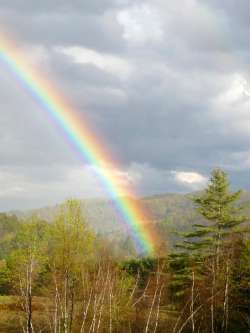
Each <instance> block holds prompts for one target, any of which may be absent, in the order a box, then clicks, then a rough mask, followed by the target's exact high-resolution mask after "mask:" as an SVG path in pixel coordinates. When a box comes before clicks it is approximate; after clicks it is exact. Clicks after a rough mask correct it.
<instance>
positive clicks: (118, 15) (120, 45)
mask: <svg viewBox="0 0 250 333" xmlns="http://www.w3.org/2000/svg"><path fill="white" fill-rule="evenodd" d="M248 7H249V4H248V2H247V1H237V3H236V2H235V1H220V2H217V1H205V0H203V1H191V0H183V1H181V2H178V1H175V2H173V1H166V0H155V1H146V0H141V1H129V2H128V1H115V0H114V1H111V0H110V1H109V0H107V1H43V2H40V1H39V2H37V3H36V2H34V1H11V3H10V2H9V1H0V17H1V19H2V21H3V22H4V24H5V26H6V28H7V29H10V31H13V32H15V31H16V33H17V34H18V36H19V40H18V43H19V45H20V47H24V48H25V50H26V51H28V50H30V54H29V56H30V57H31V58H32V57H33V58H34V59H35V58H36V57H37V56H38V58H39V54H40V53H41V54H40V56H41V57H42V56H43V53H44V54H45V57H44V59H43V60H42V61H41V60H39V59H38V60H37V61H38V62H39V61H40V65H41V67H42V72H44V73H46V74H47V75H48V76H49V77H50V78H51V80H52V81H53V82H54V84H55V85H56V86H58V88H59V91H61V93H62V95H63V96H64V97H65V99H66V100H68V101H69V102H70V104H72V107H74V108H75V111H76V112H78V113H79V115H80V117H82V119H83V121H86V119H87V122H88V121H89V122H90V124H91V126H92V128H93V129H94V132H95V133H96V134H97V136H98V137H99V138H100V141H101V142H105V143H106V146H107V148H108V149H109V150H110V151H111V152H112V154H113V156H115V157H116V158H117V159H118V160H120V161H121V163H122V166H123V168H124V170H125V171H127V172H128V173H130V174H131V175H132V176H131V177H135V179H137V185H138V187H139V193H141V194H154V193H160V192H161V193H162V192H165V191H172V192H173V191H175V190H176V191H177V190H178V191H187V190H193V189H196V187H195V186H196V185H195V184H194V185H195V186H190V187H188V183H186V184H185V181H184V183H183V184H182V183H181V182H180V181H176V178H175V177H174V176H173V175H176V174H175V173H173V172H182V171H185V172H195V173H197V174H200V175H204V176H207V175H208V173H209V171H210V170H211V168H213V167H215V166H222V167H225V168H226V170H228V171H229V172H231V175H232V179H233V183H234V186H235V187H237V186H242V185H243V184H244V182H243V180H244V178H245V177H246V175H247V172H248V170H249V169H250V163H248V154H247V151H249V145H250V136H249V134H248V131H247V130H246V128H247V126H249V128H250V117H249V116H248V114H247V110H248V108H249V107H250V102H249V100H248V99H249V97H248V91H250V89H249V88H248V81H249V76H250V63H249V52H250V43H249V36H250V24H249V22H250V20H249V18H250V17H249V15H250V14H249V11H248ZM75 46H77V47H80V48H82V51H83V58H84V59H77V57H76V56H77V55H79V54H76V53H77V52H78V51H76V50H73V53H72V50H71V49H70V47H75ZM37 48H38V51H35V50H36V49H37ZM39 50H40V51H39ZM80 50H81V49H80ZM89 50H91V52H92V53H91V52H89ZM36 52H38V55H37V53H36ZM39 52H40V53H39ZM67 52H68V53H67ZM70 52H71V53H72V54H71V55H70ZM74 52H76V53H74ZM79 52H80V51H79ZM84 52H85V53H84ZM93 52H94V53H93ZM35 61H36V59H35ZM112 62H114V64H112ZM113 65H114V66H113ZM1 73H2V71H1ZM12 81H13V78H12V77H11V76H9V75H8V74H7V73H6V71H3V74H2V75H1V79H0V91H1V94H0V96H1V104H2V105H1V111H0V122H1V125H2V131H1V133H0V139H1V141H0V151H1V154H0V163H1V166H2V170H1V172H2V173H1V172H0V180H1V175H2V177H5V176H4V175H5V174H6V175H7V176H6V179H8V181H9V183H10V184H12V185H11V186H10V190H9V192H8V187H7V185H6V184H5V185H4V188H6V194H4V193H5V192H4V191H3V192H2V198H4V199H3V201H2V206H1V207H0V208H2V209H3V208H4V207H8V208H9V207H14V206H17V205H18V206H21V205H22V202H24V201H22V200H26V202H25V203H23V204H24V205H25V206H29V204H28V203H27V202H28V201H29V202H30V205H31V206H32V205H33V206H35V205H36V204H37V205H39V206H40V205H43V204H49V203H50V201H51V200H52V199H53V200H54V201H55V202H56V201H60V200H61V199H63V198H65V196H66V193H70V194H72V195H74V193H75V194H76V195H80V194H83V195H85V194H86V195H88V191H89V193H90V194H91V193H92V192H91V191H90V189H91V186H92V187H93V184H92V183H91V180H90V178H91V177H90V176H89V170H87V169H85V171H84V172H86V173H85V175H84V176H83V178H81V177H82V176H79V172H80V171H79V168H80V165H81V162H80V160H81V158H79V157H80V156H79V153H77V152H76V151H75V150H74V149H72V147H70V146H69V145H68V143H67V140H65V137H64V135H63V134H62V133H61V132H60V130H59V129H58V128H57V126H56V125H55V124H54V123H53V122H51V119H50V118H48V117H46V116H45V113H44V111H43V110H42V109H41V108H40V107H39V106H37V105H36V104H35V102H33V101H32V100H30V97H29V96H28V95H27V94H26V93H25V92H23V91H22V89H21V88H20V87H18V86H17V85H16V84H14V85H13V82H12ZM13 95H14V96H15V98H13ZM242 120H243V121H242ZM138 175H139V176H138ZM78 176H79V177H80V179H81V180H82V182H85V186H86V193H85V192H84V193H83V192H80V191H79V189H78V187H77V184H79V181H78V182H77V181H75V179H76V178H77V177H78ZM138 177H139V178H138ZM138 179H139V181H138ZM180 179H181V178H180ZM15 184H17V185H18V184H19V187H18V186H14V185H15ZM200 184H203V183H202V182H201V183H200ZM26 186H27V189H28V190H29V191H35V189H37V195H36V196H35V198H33V199H31V198H30V196H29V195H28V194H27V190H26V191H25V188H26ZM246 186H247V184H246ZM49 188H53V191H52V192H51V194H50V195H49V196H46V193H47V191H49ZM22 191H23V192H22ZM74 191H75V192H74ZM25 193H26V194H25ZM39 193H41V194H40V197H39ZM62 193H63V194H62ZM0 195H1V193H0ZM22 197H23V198H26V199H20V198H22ZM52 197H53V198H52ZM11 198H12V199H13V201H12V203H11V200H12V199H11ZM46 198H47V199H46ZM53 200H52V201H53ZM18 202H19V204H17V203H18Z"/></svg>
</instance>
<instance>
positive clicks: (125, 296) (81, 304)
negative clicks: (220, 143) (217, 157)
mask: <svg viewBox="0 0 250 333" xmlns="http://www.w3.org/2000/svg"><path fill="white" fill-rule="evenodd" d="M240 197H241V191H232V190H231V185H230V182H229V179H228V175H227V174H226V173H225V172H224V171H223V170H221V169H215V170H213V171H212V173H211V178H210V181H209V183H208V185H207V187H206V188H205V189H204V190H203V191H201V192H198V193H194V194H193V195H192V196H191V199H190V200H192V201H193V204H194V206H195V210H196V212H197V213H198V214H199V215H200V217H201V219H200V221H201V222H200V223H194V224H193V225H192V228H191V229H190V231H187V232H186V231H183V232H178V233H176V234H175V238H176V242H175V244H174V247H172V246H171V247H170V246H168V244H167V239H166V240H164V239H163V240H162V242H163V243H162V244H159V251H158V253H157V254H156V255H155V256H152V257H148V256H142V255H136V254H135V253H134V254H129V255H128V254H124V255H122V253H119V255H118V254H117V253H114V251H113V248H112V242H111V241H110V240H107V239H105V238H104V237H102V236H100V235H98V234H97V233H95V232H94V231H93V230H92V229H91V227H90V226H89V225H88V224H87V223H86V221H85V217H84V211H82V209H81V207H80V204H79V202H78V201H77V200H68V201H67V202H66V203H64V204H63V205H62V206H61V207H60V210H59V212H58V214H56V216H55V217H54V218H53V221H52V222H50V223H48V222H47V221H45V220H42V219H40V218H38V217H37V216H35V215H34V216H32V217H29V218H26V219H19V218H17V217H16V216H14V215H9V214H5V213H1V214H0V332H10V333H11V332H24V333H40V332H44V333H47V332H48V333H98V332H99V333H181V332H182V333H235V332H237V333H241V332H244V333H245V332H250V238H249V226H250V224H249V221H250V217H249V216H247V215H246V214H244V211H243V209H242V206H241V204H240ZM100 223H101V221H100ZM132 252H134V251H132Z"/></svg>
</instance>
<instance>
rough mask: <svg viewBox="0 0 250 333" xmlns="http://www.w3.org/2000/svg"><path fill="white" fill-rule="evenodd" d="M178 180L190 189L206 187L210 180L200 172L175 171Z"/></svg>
mask: <svg viewBox="0 0 250 333" xmlns="http://www.w3.org/2000/svg"><path fill="white" fill-rule="evenodd" d="M172 173H173V175H174V177H175V179H176V181H177V182H179V183H182V184H184V185H185V186H187V187H189V188H190V189H200V188H202V187H204V186H205V185H206V183H207V181H208V179H207V177H205V176H203V175H201V174H199V173H198V172H187V171H173V172H172Z"/></svg>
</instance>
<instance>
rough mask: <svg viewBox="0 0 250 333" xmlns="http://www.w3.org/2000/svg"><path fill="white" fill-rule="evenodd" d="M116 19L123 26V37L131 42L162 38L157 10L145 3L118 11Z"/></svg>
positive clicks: (153, 40) (140, 42)
mask: <svg viewBox="0 0 250 333" xmlns="http://www.w3.org/2000/svg"><path fill="white" fill-rule="evenodd" d="M117 21H118V22H119V23H120V25H121V26H122V27H123V38H124V39H126V40H128V41H130V42H132V43H139V44H144V43H146V42H155V41H156V42H157V41H160V40H162V38H163V29H162V21H161V17H160V15H159V12H158V11H157V9H156V8H154V7H152V6H149V5H147V4H143V5H140V6H139V5H134V6H132V7H130V8H127V9H124V10H121V11H119V12H118V14H117Z"/></svg>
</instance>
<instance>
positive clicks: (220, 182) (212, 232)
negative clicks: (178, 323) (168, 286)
mask: <svg viewBox="0 0 250 333" xmlns="http://www.w3.org/2000/svg"><path fill="white" fill-rule="evenodd" d="M240 194H241V191H236V192H231V191H230V183H229V181H228V177H227V174H226V173H225V172H224V171H222V170H220V169H215V170H214V171H212V174H211V179H210V182H209V184H208V186H207V188H206V189H205V190H204V191H203V192H201V193H200V194H199V195H198V196H195V197H194V198H193V202H194V204H195V207H196V209H197V211H198V212H199V213H200V214H201V216H202V222H201V223H199V224H194V225H193V228H192V231H191V232H188V233H184V234H182V236H183V241H182V242H181V243H180V244H177V248H178V249H179V251H178V252H177V253H175V254H173V255H172V256H171V267H172V268H173V269H174V286H175V287H177V294H180V295H181V294H182V293H183V294H184V292H186V293H187V292H189V294H190V291H191V289H192V287H191V284H192V283H193V284H194V281H193V280H194V278H195V279H196V281H195V284H196V283H197V282H198V283H199V282H200V281H203V282H201V283H203V286H205V287H204V288H205V289H207V290H209V292H208V293H205V294H206V297H207V298H209V299H210V300H211V301H210V305H211V306H210V313H211V321H210V322H211V332H212V333H213V332H215V331H216V327H217V328H219V329H220V331H221V332H227V330H228V317H229V296H230V290H231V289H230V287H231V285H230V284H231V271H232V266H233V262H234V260H235V255H234V245H233V242H234V240H235V239H237V237H236V235H237V234H238V233H240V231H241V228H240V226H241V224H242V223H244V222H245V221H247V220H248V218H247V217H245V216H242V215H241V207H240V205H239V204H237V201H238V199H239V198H240ZM178 288H179V289H178ZM217 313H219V314H218V316H219V317H220V318H221V320H220V323H219V324H218V323H216V314H217ZM218 316H217V317H218ZM217 321H218V320H217Z"/></svg>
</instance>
